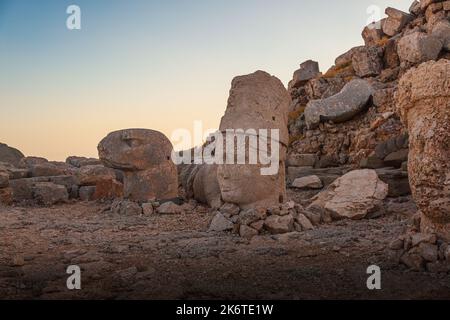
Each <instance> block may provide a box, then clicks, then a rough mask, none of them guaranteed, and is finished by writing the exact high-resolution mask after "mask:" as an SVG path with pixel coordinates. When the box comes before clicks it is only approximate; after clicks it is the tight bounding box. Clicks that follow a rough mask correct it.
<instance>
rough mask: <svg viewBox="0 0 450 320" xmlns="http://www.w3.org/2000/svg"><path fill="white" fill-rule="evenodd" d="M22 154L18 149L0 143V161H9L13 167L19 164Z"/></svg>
mask: <svg viewBox="0 0 450 320" xmlns="http://www.w3.org/2000/svg"><path fill="white" fill-rule="evenodd" d="M22 158H24V155H23V153H22V152H20V151H19V150H17V149H15V148H12V147H9V146H8V145H6V144H4V143H0V162H5V163H9V164H11V165H13V166H15V167H17V166H18V165H19V162H20V160H21V159H22Z"/></svg>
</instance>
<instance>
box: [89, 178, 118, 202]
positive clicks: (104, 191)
mask: <svg viewBox="0 0 450 320" xmlns="http://www.w3.org/2000/svg"><path fill="white" fill-rule="evenodd" d="M122 197H123V184H122V183H120V182H118V181H116V180H115V179H113V180H104V181H99V182H97V184H96V185H95V193H94V195H93V198H94V200H101V199H118V198H122Z"/></svg>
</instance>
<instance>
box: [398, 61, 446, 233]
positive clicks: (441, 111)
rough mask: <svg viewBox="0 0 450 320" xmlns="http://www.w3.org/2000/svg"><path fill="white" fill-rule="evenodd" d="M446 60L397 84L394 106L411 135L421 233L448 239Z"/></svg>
mask: <svg viewBox="0 0 450 320" xmlns="http://www.w3.org/2000/svg"><path fill="white" fill-rule="evenodd" d="M449 81H450V61H448V60H445V59H442V60H440V61H438V62H434V61H429V62H427V63H424V64H422V65H420V66H419V67H417V68H413V69H411V70H409V71H408V72H407V73H406V74H405V75H404V76H403V77H402V78H401V80H400V83H399V91H398V95H397V102H398V103H397V105H398V108H399V113H400V115H401V118H402V121H403V122H404V124H405V125H406V126H407V127H408V131H409V143H410V152H409V165H408V171H409V179H410V184H411V189H412V193H413V197H414V200H415V201H416V203H417V205H418V207H419V209H420V210H421V212H422V225H421V227H422V230H423V231H424V232H436V233H437V234H438V235H439V236H440V237H442V238H444V239H446V240H447V241H450V161H449V159H450V147H449V141H450V82H449Z"/></svg>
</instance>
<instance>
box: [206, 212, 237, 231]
mask: <svg viewBox="0 0 450 320" xmlns="http://www.w3.org/2000/svg"><path fill="white" fill-rule="evenodd" d="M231 230H233V222H231V221H230V220H228V219H227V218H225V217H224V216H223V214H221V213H220V212H218V213H217V214H216V215H215V216H214V218H213V220H212V222H211V225H210V226H209V232H223V231H231Z"/></svg>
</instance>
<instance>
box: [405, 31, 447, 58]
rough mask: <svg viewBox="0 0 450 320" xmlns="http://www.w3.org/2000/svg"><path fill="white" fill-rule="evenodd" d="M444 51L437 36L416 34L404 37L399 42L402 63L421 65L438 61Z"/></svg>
mask: <svg viewBox="0 0 450 320" xmlns="http://www.w3.org/2000/svg"><path fill="white" fill-rule="evenodd" d="M441 49H442V42H441V41H440V40H439V39H438V38H437V37H435V36H430V35H427V34H426V33H423V32H414V33H411V34H409V35H406V36H404V37H403V38H401V39H400V41H399V42H398V55H399V57H400V61H407V62H411V63H421V62H425V61H428V60H436V59H437V58H438V56H439V53H440V52H441Z"/></svg>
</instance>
